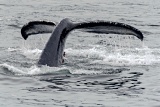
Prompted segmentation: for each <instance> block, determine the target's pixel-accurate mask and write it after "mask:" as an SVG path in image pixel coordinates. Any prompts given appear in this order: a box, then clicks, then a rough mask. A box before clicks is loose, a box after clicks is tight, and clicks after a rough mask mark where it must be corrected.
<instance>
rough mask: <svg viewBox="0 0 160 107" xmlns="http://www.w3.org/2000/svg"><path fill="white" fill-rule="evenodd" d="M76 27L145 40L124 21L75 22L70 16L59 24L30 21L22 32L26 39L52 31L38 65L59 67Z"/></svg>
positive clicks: (86, 30)
mask: <svg viewBox="0 0 160 107" xmlns="http://www.w3.org/2000/svg"><path fill="white" fill-rule="evenodd" d="M75 29H81V30H82V31H85V32H90V33H101V34H102V33H103V34H122V35H134V36H136V37H137V38H138V39H140V40H141V41H142V40H143V34H142V33H141V31H140V30H138V29H136V28H134V27H132V26H130V25H127V24H124V23H119V22H109V21H108V22H106V21H93V22H82V23H73V22H72V21H71V20H70V19H68V18H65V19H63V20H62V21H61V22H60V23H59V24H58V25H57V26H56V25H55V24H54V23H53V22H46V21H32V22H29V23H28V24H26V25H24V26H23V27H22V29H21V34H22V37H23V38H24V39H25V40H26V39H27V38H28V36H29V35H32V34H39V33H52V34H51V36H50V38H49V40H48V42H47V44H46V46H45V48H44V50H43V52H42V54H41V56H40V58H39V61H38V65H47V66H50V67H58V66H60V65H61V64H62V60H63V51H64V47H65V42H66V39H67V36H68V34H69V33H70V32H71V31H72V30H75Z"/></svg>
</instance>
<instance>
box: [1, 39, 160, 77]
mask: <svg viewBox="0 0 160 107" xmlns="http://www.w3.org/2000/svg"><path fill="white" fill-rule="evenodd" d="M129 38H130V40H129V39H128V38H127V39H124V38H123V39H124V40H126V41H124V40H123V41H121V40H122V38H120V39H117V40H118V41H115V39H114V38H109V40H108V41H107V40H104V39H101V40H99V41H98V42H96V44H93V45H92V44H91V45H88V46H86V45H85V46H83V45H82V44H78V45H74V46H73V47H66V49H65V52H66V57H65V58H64V59H65V63H64V64H63V65H62V66H61V67H48V66H41V67H39V66H37V65H36V62H37V61H38V58H39V56H40V54H41V52H42V49H39V48H37V47H34V46H33V44H32V45H31V43H29V44H27V43H25V44H24V45H23V46H22V47H17V48H16V47H11V48H8V49H7V50H5V51H7V52H9V53H13V54H14V55H15V56H16V55H20V56H21V57H22V59H19V58H18V59H15V60H14V61H9V62H7V63H2V64H0V67H1V68H3V69H5V70H7V71H8V74H13V75H23V76H24V75H26V76H32V75H47V74H103V73H108V72H110V71H111V69H115V68H117V67H119V68H122V69H123V67H128V66H146V65H147V66H148V65H156V64H158V63H160V49H158V48H154V49H151V48H148V47H147V46H144V44H143V43H140V46H138V47H135V46H133V45H132V43H134V42H136V43H135V44H136V45H137V41H138V40H133V39H132V38H131V37H129ZM111 39H112V41H111ZM128 40H129V42H128ZM92 41H93V40H92ZM131 41H132V42H131ZM32 42H33V41H32ZM130 42H131V43H130ZM34 44H35V42H34ZM38 44H39V43H38ZM124 44H125V45H124ZM72 45H73V44H72ZM18 57H19V56H18ZM18 60H21V61H18ZM25 60H26V61H25ZM18 62H19V63H18ZM110 68H111V69H110ZM116 70H117V69H116Z"/></svg>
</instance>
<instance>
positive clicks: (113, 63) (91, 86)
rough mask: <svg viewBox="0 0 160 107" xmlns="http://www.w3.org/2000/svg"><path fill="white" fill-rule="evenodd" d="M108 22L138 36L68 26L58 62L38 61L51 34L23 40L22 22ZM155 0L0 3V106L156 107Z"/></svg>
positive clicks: (158, 17) (159, 25)
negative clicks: (139, 33)
mask: <svg viewBox="0 0 160 107" xmlns="http://www.w3.org/2000/svg"><path fill="white" fill-rule="evenodd" d="M64 18H70V19H71V20H72V21H74V22H85V21H95V20H104V21H114V22H121V23H126V24H129V25H131V26H134V27H135V28H137V29H139V30H140V31H142V33H143V35H144V41H140V40H139V39H137V38H136V37H133V36H129V35H118V34H108V35H106V34H95V33H85V32H82V31H78V30H75V31H73V32H71V33H70V34H69V36H68V38H67V41H66V46H65V52H66V56H65V61H64V64H63V65H62V66H60V67H48V66H42V67H38V66H37V61H38V59H39V56H40V55H41V52H42V50H43V49H44V46H45V44H46V42H47V40H48V38H49V37H50V35H51V34H40V35H33V36H30V37H29V38H28V40H27V41H25V40H24V39H23V38H22V36H21V32H20V31H21V27H22V26H23V25H25V24H26V23H28V22H29V21H37V20H38V21H39V20H45V21H52V22H55V23H56V24H58V23H59V22H60V21H61V20H62V19H64ZM159 106H160V0H0V107H159Z"/></svg>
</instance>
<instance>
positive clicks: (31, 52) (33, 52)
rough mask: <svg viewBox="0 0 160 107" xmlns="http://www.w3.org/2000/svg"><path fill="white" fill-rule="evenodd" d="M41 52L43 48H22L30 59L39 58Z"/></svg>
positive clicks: (23, 52)
mask: <svg viewBox="0 0 160 107" xmlns="http://www.w3.org/2000/svg"><path fill="white" fill-rule="evenodd" d="M41 52H42V50H40V49H26V48H24V49H23V50H22V54H23V55H25V56H26V57H27V58H30V59H38V58H39V56H40V54H41Z"/></svg>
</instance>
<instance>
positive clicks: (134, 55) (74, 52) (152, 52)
mask: <svg viewBox="0 0 160 107" xmlns="http://www.w3.org/2000/svg"><path fill="white" fill-rule="evenodd" d="M65 51H66V54H68V55H70V56H72V57H74V56H76V57H78V56H79V58H81V57H82V58H88V59H90V63H91V64H94V63H97V64H106V65H112V66H135V65H153V64H157V63H160V49H150V48H148V47H144V48H132V49H131V48H130V49H127V48H121V49H114V50H112V51H110V52H109V51H108V50H107V48H106V49H105V50H104V48H99V49H98V48H91V49H71V48H69V49H66V50H65Z"/></svg>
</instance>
